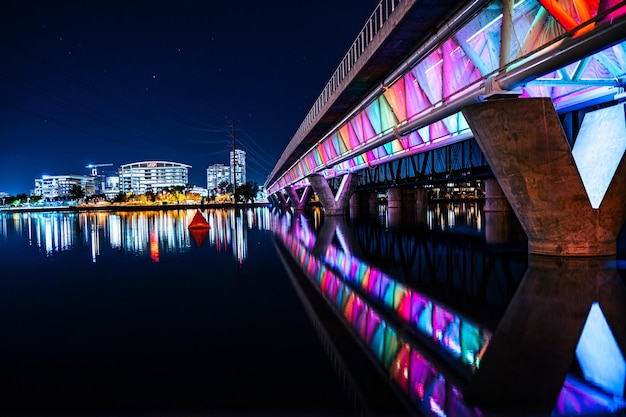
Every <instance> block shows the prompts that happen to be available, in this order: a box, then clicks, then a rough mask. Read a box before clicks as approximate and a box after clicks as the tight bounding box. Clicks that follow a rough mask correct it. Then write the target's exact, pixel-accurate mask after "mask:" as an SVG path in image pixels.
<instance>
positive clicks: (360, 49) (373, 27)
mask: <svg viewBox="0 0 626 417" xmlns="http://www.w3.org/2000/svg"><path fill="white" fill-rule="evenodd" d="M402 1H403V0H381V2H380V3H378V6H377V7H376V9H375V10H374V12H373V13H372V14H371V15H370V17H369V19H368V20H367V23H365V25H364V26H363V28H362V29H361V31H360V32H359V34H358V35H357V37H356V39H355V41H354V42H353V43H352V45H351V46H350V48H349V49H348V52H347V53H346V55H345V56H344V57H343V59H342V60H341V62H340V63H339V66H338V67H337V69H336V70H335V72H334V73H333V75H332V76H331V77H330V80H329V81H328V83H327V84H326V86H325V87H324V89H323V90H322V92H321V94H320V95H319V97H318V98H317V100H316V101H315V103H314V104H313V107H311V110H309V113H308V114H307V115H306V117H305V118H304V120H303V121H302V123H301V124H300V127H299V128H298V130H297V131H296V134H295V135H294V138H302V137H303V136H304V135H305V134H306V132H307V131H308V129H309V127H311V125H312V124H313V123H315V119H316V117H317V116H318V114H319V113H320V112H321V111H322V109H323V108H324V106H325V105H326V103H328V101H329V100H330V99H331V97H332V96H333V94H334V93H335V91H337V90H338V89H340V87H341V85H342V83H343V81H344V80H345V79H346V78H348V75H349V74H350V72H351V71H352V69H353V68H354V66H355V64H356V63H357V61H358V60H359V58H360V57H361V55H362V54H363V53H364V52H365V50H366V49H367V46H368V45H369V44H370V43H371V42H372V40H373V39H374V37H375V36H376V34H377V33H378V32H379V31H380V30H381V29H382V28H383V26H384V24H385V22H386V21H387V20H388V19H389V17H390V16H391V14H392V13H393V12H394V10H396V8H397V6H398V5H399V4H400V3H402Z"/></svg>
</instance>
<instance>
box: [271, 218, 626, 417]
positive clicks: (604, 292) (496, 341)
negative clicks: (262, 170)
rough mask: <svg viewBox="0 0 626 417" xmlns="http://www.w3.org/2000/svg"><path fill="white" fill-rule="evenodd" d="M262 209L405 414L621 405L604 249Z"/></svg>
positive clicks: (613, 294)
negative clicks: (547, 246) (554, 253)
mask: <svg viewBox="0 0 626 417" xmlns="http://www.w3.org/2000/svg"><path fill="white" fill-rule="evenodd" d="M383 214H384V213H383ZM355 220H356V219H355ZM272 221H273V224H272V227H271V229H272V230H273V231H274V233H275V241H276V245H277V249H278V252H279V253H280V254H281V258H282V260H283V263H284V264H285V267H286V269H287V270H289V271H290V272H291V274H290V275H291V276H292V279H293V283H294V286H295V287H296V289H297V290H298V291H299V293H300V294H301V296H302V298H303V300H304V301H305V303H306V304H309V305H312V304H315V303H321V304H322V305H324V306H325V308H326V309H328V308H330V309H331V310H332V311H333V312H334V317H335V318H336V319H338V320H339V321H340V322H341V323H343V325H344V327H345V329H346V330H347V332H348V334H349V335H350V336H349V338H350V340H351V342H350V343H355V344H356V345H357V346H359V347H360V350H361V351H362V353H363V354H364V356H365V357H367V358H368V361H367V362H366V363H367V366H371V367H372V368H373V369H375V370H376V373H377V375H378V376H379V378H380V380H381V381H385V383H386V385H387V386H388V388H389V389H390V390H391V391H392V392H393V393H394V395H395V396H396V397H397V399H398V402H399V403H401V404H403V411H405V412H407V413H408V414H418V415H422V414H425V415H432V416H435V415H437V416H444V415H447V416H459V415H462V416H482V415H493V414H498V415H501V414H503V413H504V414H508V413H510V414H516V415H519V413H523V414H524V415H531V414H532V415H545V416H548V415H552V416H565V415H590V414H598V413H604V414H609V413H615V412H618V411H619V410H624V408H625V406H626V402H625V401H624V382H625V378H626V377H625V375H626V365H625V363H624V354H623V349H624V347H626V320H625V318H626V317H625V316H626V293H625V291H624V285H623V280H622V278H621V277H620V275H619V274H618V272H617V271H616V270H615V269H614V268H613V269H611V268H607V265H611V264H612V261H614V258H613V259H610V258H599V259H598V258H589V259H587V258H576V259H570V258H558V257H542V256H533V255H530V256H529V255H527V254H526V252H525V251H520V250H519V246H510V245H495V246H490V245H487V244H485V242H484V234H483V235H482V237H481V236H480V235H481V233H473V234H472V233H466V234H454V233H453V234H447V233H441V232H439V231H436V230H435V229H439V230H440V229H443V227H433V225H427V227H420V228H416V227H407V228H404V229H401V228H398V229H391V228H388V227H387V222H386V221H385V220H384V216H379V217H378V218H376V219H372V222H369V223H361V224H359V223H357V222H352V223H350V222H349V221H348V220H345V219H343V218H336V217H328V218H324V219H322V218H321V216H320V215H319V213H315V212H314V213H312V214H311V215H309V214H308V213H307V214H306V215H305V214H301V213H299V214H292V213H291V212H289V211H287V212H283V213H275V214H274V217H273V219H272ZM440 226H441V225H440ZM613 264H614V263H613ZM322 300H323V302H322ZM308 311H309V313H310V314H311V316H312V317H311V318H312V320H313V322H314V323H315V324H316V327H318V328H321V327H323V326H324V325H325V324H326V325H327V320H328V319H327V318H326V317H325V316H323V314H324V313H323V312H322V310H320V309H319V308H318V309H313V308H309V309H308ZM329 338H332V335H330V331H325V332H323V333H322V339H323V340H324V341H325V345H326V346H330V347H331V349H329V353H330V354H331V355H332V356H331V357H333V359H334V362H335V363H336V364H340V365H341V366H340V367H339V368H340V369H338V370H339V371H340V372H341V374H342V375H344V376H345V378H344V379H345V380H346V381H348V382H349V384H348V385H350V386H349V387H348V388H350V390H351V392H352V393H353V394H354V396H355V398H357V399H358V401H359V402H360V404H361V406H362V408H363V409H364V410H366V411H367V410H369V411H370V412H372V413H374V414H375V413H376V412H377V411H380V412H383V411H381V410H380V406H378V409H377V410H374V408H376V406H375V404H373V402H374V400H372V399H371V398H368V396H367V395H365V394H364V393H365V392H367V390H368V389H370V390H371V389H372V388H371V387H369V385H371V384H374V382H372V380H371V379H368V380H365V379H364V378H363V377H362V372H363V370H362V369H355V368H354V366H356V367H359V366H363V365H358V364H357V365H354V364H353V365H352V366H353V368H351V369H350V367H349V366H350V365H347V362H348V361H347V360H346V356H345V355H346V354H342V352H341V348H340V347H341V346H345V344H346V343H348V342H347V341H346V340H329ZM620 346H621V348H620ZM342 355H343V356H342ZM342 358H343V359H342ZM350 375H356V376H352V377H350ZM358 375H361V376H358Z"/></svg>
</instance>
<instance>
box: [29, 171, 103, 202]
mask: <svg viewBox="0 0 626 417" xmlns="http://www.w3.org/2000/svg"><path fill="white" fill-rule="evenodd" d="M74 185H78V186H79V187H81V188H82V190H83V192H84V193H85V196H90V195H93V194H94V193H95V190H96V186H95V183H94V177H91V176H88V175H43V176H42V177H41V178H35V189H34V190H33V195H36V196H40V197H43V198H70V197H72V195H71V189H72V186H74Z"/></svg>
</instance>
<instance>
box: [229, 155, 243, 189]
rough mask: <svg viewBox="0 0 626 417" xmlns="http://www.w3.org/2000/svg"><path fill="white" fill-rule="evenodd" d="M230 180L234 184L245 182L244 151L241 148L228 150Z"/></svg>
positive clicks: (238, 184)
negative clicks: (233, 150)
mask: <svg viewBox="0 0 626 417" xmlns="http://www.w3.org/2000/svg"><path fill="white" fill-rule="evenodd" d="M230 182H231V183H232V184H235V185H236V186H240V185H243V184H245V183H246V152H245V151H242V150H241V149H235V152H232V151H231V152H230Z"/></svg>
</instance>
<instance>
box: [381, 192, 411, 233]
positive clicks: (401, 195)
mask: <svg viewBox="0 0 626 417" xmlns="http://www.w3.org/2000/svg"><path fill="white" fill-rule="evenodd" d="M415 210H416V192H415V189H414V188H390V189H389V190H387V221H388V223H389V226H390V227H393V228H395V227H402V226H408V225H412V224H414V223H415V216H416V213H415Z"/></svg>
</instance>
